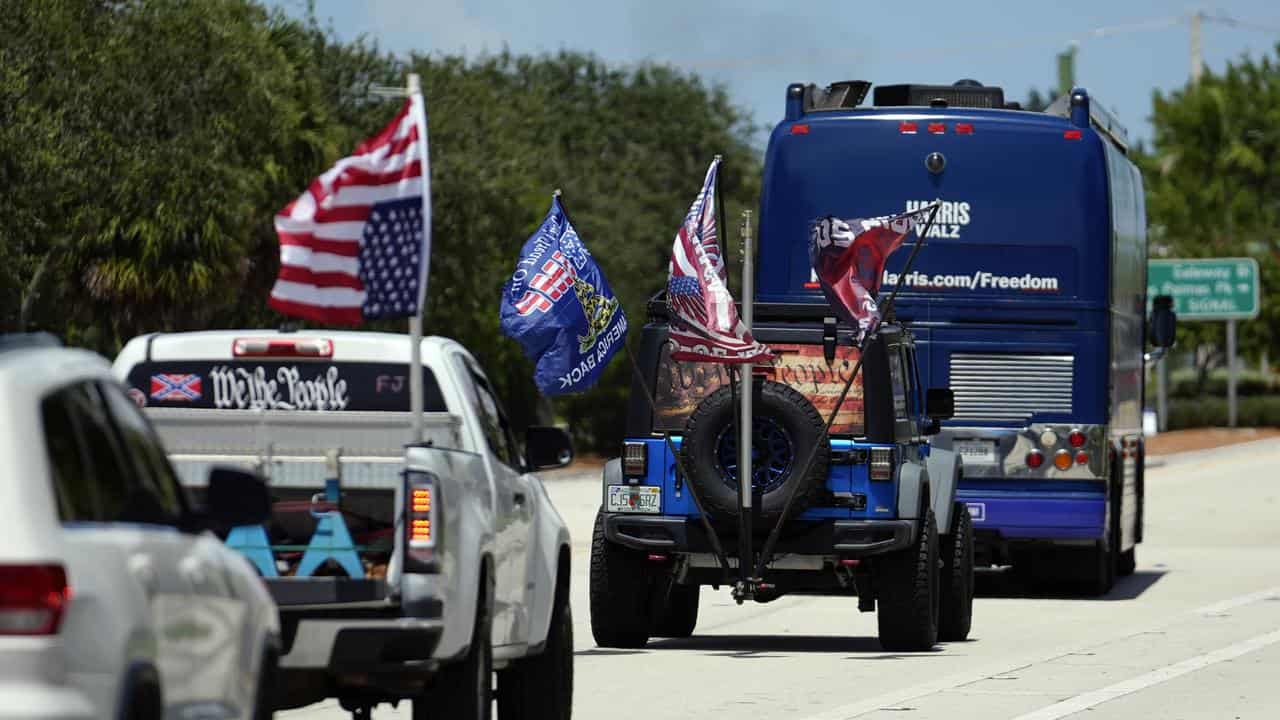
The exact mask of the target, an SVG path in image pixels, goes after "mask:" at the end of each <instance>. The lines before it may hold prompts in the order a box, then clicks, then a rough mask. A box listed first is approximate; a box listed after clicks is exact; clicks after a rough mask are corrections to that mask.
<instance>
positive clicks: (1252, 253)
mask: <svg viewBox="0 0 1280 720" xmlns="http://www.w3.org/2000/svg"><path fill="white" fill-rule="evenodd" d="M1277 47H1278V49H1280V46H1277ZM1152 122H1153V125H1154V127H1155V138H1154V151H1153V152H1152V153H1151V154H1144V155H1140V156H1139V158H1138V162H1139V164H1140V166H1141V167H1142V169H1143V171H1144V172H1143V175H1144V178H1145V180H1146V183H1147V215H1148V219H1149V221H1150V225H1151V242H1152V246H1153V249H1154V250H1157V251H1163V254H1165V255H1167V256H1168V257H1228V256H1249V257H1254V258H1257V260H1258V262H1259V265H1260V267H1261V271H1262V278H1261V281H1262V291H1263V295H1264V297H1263V301H1262V314H1261V315H1260V317H1259V318H1258V320H1256V321H1253V322H1244V323H1241V324H1240V326H1239V329H1240V338H1239V340H1240V351H1241V353H1242V354H1245V355H1250V356H1256V355H1257V354H1259V353H1261V352H1262V351H1264V350H1265V351H1268V352H1269V353H1270V354H1271V355H1272V356H1275V355H1277V353H1280V224H1278V223H1280V169H1278V168H1277V164H1276V162H1277V158H1280V65H1278V64H1277V63H1276V61H1275V60H1274V58H1272V57H1268V56H1263V57H1261V58H1259V59H1253V58H1249V57H1245V58H1242V59H1241V60H1240V61H1238V62H1237V63H1233V64H1229V65H1228V66H1227V69H1226V71H1225V72H1223V73H1221V74H1215V73H1205V75H1204V76H1203V77H1202V78H1201V80H1200V82H1199V84H1198V85H1196V86H1193V87H1187V88H1186V89H1183V90H1178V91H1174V92H1172V93H1170V94H1169V95H1167V96H1166V95H1164V94H1162V93H1160V92H1158V91H1157V92H1156V93H1155V97H1154V114H1153V116H1152ZM1160 254H1161V253H1160V252H1156V251H1153V252H1152V257H1158V256H1160ZM1178 343H1179V345H1180V346H1181V347H1184V348H1195V347H1198V346H1202V345H1210V346H1213V347H1214V348H1216V349H1217V351H1216V352H1213V353H1208V354H1206V355H1205V356H1204V357H1205V361H1204V362H1203V363H1202V366H1203V367H1204V368H1205V369H1207V368H1208V367H1211V366H1212V365H1214V364H1221V363H1222V362H1223V359H1224V356H1223V354H1222V350H1223V349H1224V348H1225V331H1224V323H1221V322H1211V323H1208V322H1179V327H1178Z"/></svg>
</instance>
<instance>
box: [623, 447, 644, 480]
mask: <svg viewBox="0 0 1280 720" xmlns="http://www.w3.org/2000/svg"><path fill="white" fill-rule="evenodd" d="M648 472H649V448H648V446H647V445H645V444H644V443H642V442H625V443H623V444H622V474H623V475H625V476H627V477H644V476H645V475H647V474H648Z"/></svg>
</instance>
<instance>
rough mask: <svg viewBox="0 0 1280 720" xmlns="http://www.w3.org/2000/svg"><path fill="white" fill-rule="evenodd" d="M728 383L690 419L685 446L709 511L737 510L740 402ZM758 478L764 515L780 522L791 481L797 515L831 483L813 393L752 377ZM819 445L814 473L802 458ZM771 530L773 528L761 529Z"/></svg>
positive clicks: (828, 455)
mask: <svg viewBox="0 0 1280 720" xmlns="http://www.w3.org/2000/svg"><path fill="white" fill-rule="evenodd" d="M736 397H737V395H736V393H735V392H733V391H732V390H731V389H730V388H728V387H722V388H720V389H719V390H716V391H715V392H713V393H711V394H710V395H708V396H707V397H706V398H705V399H704V400H703V401H702V402H701V403H699V404H698V407H696V408H694V411H693V413H691V414H690V415H689V420H688V422H686V423H685V428H684V439H683V444H682V448H681V453H682V454H683V455H684V457H685V460H686V467H687V468H688V470H689V474H690V475H691V476H692V477H690V478H689V481H690V482H691V483H692V484H693V485H695V486H696V488H697V490H698V493H699V494H700V496H701V497H702V500H703V502H704V503H705V504H706V506H707V510H708V511H709V512H711V513H713V514H716V515H731V516H735V517H736V516H737V514H738V422H737V416H738V413H739V407H738V404H737V403H735V402H734V399H735V398H736ZM752 398H753V399H752V408H751V411H752V416H753V423H752V426H753V427H752V442H751V448H752V461H751V474H752V485H753V486H754V488H755V490H756V492H757V493H758V496H759V497H760V500H759V503H758V507H759V512H760V517H761V519H763V520H765V521H766V522H770V523H772V522H776V521H777V519H778V517H779V516H781V515H782V508H783V506H784V505H785V504H786V502H787V496H788V495H789V494H790V493H791V489H792V488H793V487H796V486H799V487H798V488H797V490H796V499H795V502H794V503H793V504H792V506H791V515H792V516H793V517H794V516H795V515H797V514H799V513H800V512H802V511H803V510H804V509H805V508H807V507H809V506H810V505H812V504H813V503H814V502H815V501H816V500H817V498H818V497H819V495H820V494H821V492H822V490H824V489H825V488H826V480H827V465H828V463H829V462H830V459H831V444H830V442H828V440H827V435H826V432H825V423H824V421H823V418H822V416H821V415H819V414H818V410H817V408H815V407H814V406H813V403H811V402H809V400H808V398H806V397H805V396H804V395H802V394H800V393H799V392H797V391H796V390H794V389H793V388H791V387H790V386H787V385H784V384H782V383H778V382H773V381H772V380H764V381H760V380H757V381H756V382H754V383H753V384H752ZM815 446H817V454H816V456H815V457H814V460H813V465H812V466H811V467H810V468H809V472H807V473H805V474H804V475H803V476H801V475H800V472H801V471H802V470H803V469H804V468H802V467H801V465H802V464H803V463H804V461H805V460H807V459H808V457H809V453H811V452H813V450H814V447H815ZM762 529H768V528H762Z"/></svg>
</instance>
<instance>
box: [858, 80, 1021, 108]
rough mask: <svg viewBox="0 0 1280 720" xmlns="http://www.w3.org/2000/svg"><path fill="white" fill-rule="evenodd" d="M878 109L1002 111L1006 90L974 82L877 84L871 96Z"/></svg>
mask: <svg viewBox="0 0 1280 720" xmlns="http://www.w3.org/2000/svg"><path fill="white" fill-rule="evenodd" d="M872 102H873V103H875V105H876V107H895V106H900V105H907V106H919V107H930V106H932V105H936V104H939V103H940V104H941V105H942V106H943V107H953V108H1003V107H1004V90H1003V89H1001V88H998V87H984V86H982V85H979V84H977V83H973V82H971V81H970V82H961V83H957V84H955V85H877V86H876V89H875V93H874V94H873V95H872Z"/></svg>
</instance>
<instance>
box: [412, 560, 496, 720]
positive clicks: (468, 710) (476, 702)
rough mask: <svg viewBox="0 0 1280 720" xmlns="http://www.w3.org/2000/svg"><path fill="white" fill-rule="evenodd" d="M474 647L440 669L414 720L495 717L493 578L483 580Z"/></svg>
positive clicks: (418, 700)
mask: <svg viewBox="0 0 1280 720" xmlns="http://www.w3.org/2000/svg"><path fill="white" fill-rule="evenodd" d="M479 595H480V596H479V597H478V598H477V599H476V617H475V624H474V626H473V627H472V630H471V647H469V648H468V649H467V654H466V655H465V656H464V657H463V658H462V659H461V660H458V661H455V662H452V663H449V664H448V665H445V666H444V667H443V668H441V669H440V672H439V673H437V674H436V677H435V679H434V680H433V682H432V686H431V688H430V689H429V690H428V691H427V693H426V695H424V696H423V697H420V698H415V699H414V701H413V720H430V718H449V720H490V718H492V717H493V615H492V612H493V610H492V607H491V606H490V602H489V600H490V598H491V597H493V578H492V577H491V576H490V575H489V574H488V573H487V572H486V573H485V574H484V576H483V577H481V583H480V593H479Z"/></svg>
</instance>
